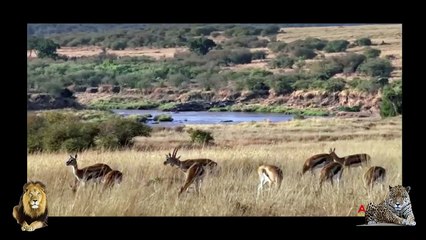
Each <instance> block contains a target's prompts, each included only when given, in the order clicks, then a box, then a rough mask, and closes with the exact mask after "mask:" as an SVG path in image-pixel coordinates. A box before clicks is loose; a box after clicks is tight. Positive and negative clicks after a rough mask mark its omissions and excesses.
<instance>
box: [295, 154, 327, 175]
mask: <svg viewBox="0 0 426 240" xmlns="http://www.w3.org/2000/svg"><path fill="white" fill-rule="evenodd" d="M331 162H333V157H332V156H331V155H330V154H328V153H321V154H316V155H314V156H312V157H310V158H308V159H306V161H305V164H303V170H302V174H305V172H307V171H311V173H314V171H315V170H317V169H321V168H323V167H324V166H326V165H327V164H329V163H331Z"/></svg>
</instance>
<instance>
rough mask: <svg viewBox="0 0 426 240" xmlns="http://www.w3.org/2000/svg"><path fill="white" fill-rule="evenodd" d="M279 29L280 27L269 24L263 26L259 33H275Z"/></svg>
mask: <svg viewBox="0 0 426 240" xmlns="http://www.w3.org/2000/svg"><path fill="white" fill-rule="evenodd" d="M279 31H280V27H278V26H275V25H271V26H267V27H266V28H264V29H263V30H262V32H261V33H260V34H261V35H262V36H267V35H273V34H277V33H278V32H279Z"/></svg>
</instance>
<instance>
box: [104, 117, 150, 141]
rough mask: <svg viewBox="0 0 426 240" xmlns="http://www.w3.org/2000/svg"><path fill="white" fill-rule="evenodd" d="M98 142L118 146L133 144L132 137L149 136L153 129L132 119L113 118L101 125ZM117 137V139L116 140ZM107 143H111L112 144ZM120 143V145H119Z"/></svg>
mask: <svg viewBox="0 0 426 240" xmlns="http://www.w3.org/2000/svg"><path fill="white" fill-rule="evenodd" d="M99 129H100V132H99V135H98V136H99V137H98V138H97V142H98V143H99V144H101V145H102V146H101V147H104V148H105V147H106V148H117V147H126V146H132V145H133V142H132V139H133V138H134V137H136V136H145V137H149V136H150V134H151V131H152V129H151V128H150V127H148V126H147V125H145V124H143V123H139V122H135V121H134V120H131V119H122V118H112V119H109V120H106V121H104V122H102V123H101V124H100V125H99ZM114 138H116V139H117V140H115V139H114ZM107 143H109V144H111V145H110V146H108V145H107ZM117 144H118V145H117Z"/></svg>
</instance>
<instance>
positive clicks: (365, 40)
mask: <svg viewBox="0 0 426 240" xmlns="http://www.w3.org/2000/svg"><path fill="white" fill-rule="evenodd" d="M355 44H356V45H358V46H370V45H371V39H369V38H359V39H357V40H355Z"/></svg>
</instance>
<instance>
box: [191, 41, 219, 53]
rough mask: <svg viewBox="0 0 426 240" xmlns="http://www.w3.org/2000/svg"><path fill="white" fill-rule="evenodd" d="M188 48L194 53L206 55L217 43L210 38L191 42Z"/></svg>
mask: <svg viewBox="0 0 426 240" xmlns="http://www.w3.org/2000/svg"><path fill="white" fill-rule="evenodd" d="M188 47H189V49H190V50H191V51H192V52H195V53H197V54H201V55H206V54H207V53H208V52H209V51H210V50H211V49H212V48H214V47H216V43H215V42H214V41H213V40H211V39H208V38H197V39H193V40H191V41H189V43H188Z"/></svg>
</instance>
